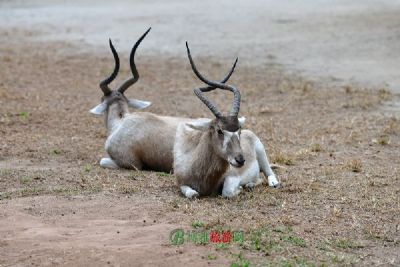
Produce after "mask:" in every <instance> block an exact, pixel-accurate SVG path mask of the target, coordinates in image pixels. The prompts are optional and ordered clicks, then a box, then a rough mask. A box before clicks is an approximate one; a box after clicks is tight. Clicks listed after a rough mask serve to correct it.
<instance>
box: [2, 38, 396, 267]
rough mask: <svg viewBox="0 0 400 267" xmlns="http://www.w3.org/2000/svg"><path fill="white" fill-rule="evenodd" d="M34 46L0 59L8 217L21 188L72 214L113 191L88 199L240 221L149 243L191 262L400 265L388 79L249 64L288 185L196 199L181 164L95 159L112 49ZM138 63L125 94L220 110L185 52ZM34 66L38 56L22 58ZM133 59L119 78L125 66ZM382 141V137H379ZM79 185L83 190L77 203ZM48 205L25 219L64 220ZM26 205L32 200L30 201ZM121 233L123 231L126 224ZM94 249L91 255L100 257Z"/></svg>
mask: <svg viewBox="0 0 400 267" xmlns="http://www.w3.org/2000/svg"><path fill="white" fill-rule="evenodd" d="M24 45H30V47H28V48H27V47H25V46H24ZM24 45H21V44H20V45H14V46H9V47H8V48H7V54H8V55H9V57H10V58H11V59H12V60H6V61H3V65H2V67H1V68H0V77H5V78H4V79H3V81H2V84H1V88H0V89H1V90H0V102H1V105H0V133H1V134H2V138H1V141H0V157H1V158H0V160H1V161H0V204H1V205H2V207H4V209H2V212H3V213H4V214H9V213H7V212H8V211H11V210H13V211H14V210H15V209H18V208H21V207H23V206H21V205H17V204H15V203H16V202H17V201H22V200H21V198H29V201H30V202H31V201H35V203H36V202H37V203H40V201H41V199H44V198H43V196H58V197H59V198H58V199H59V201H61V202H62V203H63V204H62V205H61V204H60V205H61V207H58V206H57V207H54V209H61V210H62V212H63V214H64V213H66V212H67V211H68V210H70V209H73V208H75V209H76V208H77V207H80V206H79V205H83V203H92V202H96V201H100V202H101V201H104V204H102V206H101V209H99V210H95V211H93V210H91V208H90V207H89V208H86V210H85V208H84V207H83V206H82V210H85V212H92V213H90V214H91V216H93V218H96V219H99V220H106V219H115V218H114V217H112V216H115V217H117V218H119V219H121V220H124V221H127V222H131V221H132V219H131V216H141V215H143V218H141V220H140V221H143V220H146V221H147V223H148V222H149V221H151V222H153V221H154V222H155V224H157V223H160V224H165V225H170V226H173V227H182V228H185V229H194V228H195V229H205V230H209V229H232V230H243V231H244V233H245V241H244V242H243V244H228V245H221V244H220V245H214V244H208V245H198V246H194V247H192V246H190V245H186V244H185V245H183V247H182V248H174V247H172V248H171V245H168V240H167V237H166V238H165V239H166V240H163V241H160V242H161V243H162V244H158V243H157V244H155V245H154V247H153V248H152V249H153V250H154V251H156V249H158V250H160V251H164V250H168V249H169V250H168V251H169V252H168V253H172V252H170V251H171V250H173V251H175V252H174V253H176V254H171V255H173V257H176V259H178V260H179V259H182V258H184V257H185V256H186V255H191V256H190V257H192V258H191V261H193V262H199V263H201V264H207V263H208V262H210V264H211V265H213V264H215V265H224V264H225V263H226V262H229V264H232V265H231V266H332V265H338V266H346V265H347V266H351V265H364V266H372V265H379V264H383V265H390V264H391V263H392V262H394V263H399V261H400V259H399V256H398V251H399V248H400V243H399V240H400V239H399V229H398V225H397V224H398V221H399V220H400V218H399V214H400V213H399V208H400V207H399V204H398V203H399V202H400V201H399V195H400V192H399V188H400V180H399V177H400V169H399V168H398V167H397V166H400V161H399V156H398V151H399V145H400V137H399V134H400V132H399V120H398V118H397V116H398V114H387V113H386V112H381V111H380V105H381V103H382V101H385V100H388V99H390V98H391V97H392V94H390V93H389V92H387V91H386V90H380V91H378V90H365V89H360V88H357V87H355V86H347V87H345V89H344V90H334V89H332V88H328V87H326V86H325V85H323V84H319V83H311V82H309V81H307V80H306V79H304V78H301V77H296V76H294V75H291V76H289V75H287V74H285V72H284V71H282V69H280V68H279V67H277V66H267V67H257V68H254V67H246V66H241V65H240V64H239V66H238V68H237V71H236V73H235V75H234V76H233V77H232V81H231V82H232V84H235V85H237V86H238V87H239V88H240V89H241V90H242V98H243V103H242V111H241V112H242V114H243V115H244V116H246V117H247V118H248V120H247V127H248V128H249V129H251V130H253V131H254V132H255V133H257V134H258V136H259V137H260V139H261V140H262V141H263V143H264V144H265V146H266V147H267V148H268V151H269V156H270V158H271V161H272V162H274V163H278V164H281V165H286V167H285V168H280V169H278V170H277V175H278V177H279V178H280V179H281V181H282V183H283V186H284V187H283V188H282V189H280V190H273V189H270V188H268V187H266V186H259V187H257V188H255V190H254V191H252V192H247V191H245V192H243V193H242V194H241V195H239V196H238V197H237V198H235V199H232V200H226V199H223V198H220V197H214V198H203V199H199V200H195V201H189V200H187V199H184V198H183V197H182V196H181V195H180V194H179V191H178V189H177V187H176V185H175V181H174V177H173V176H172V175H169V174H162V173H155V172H142V171H140V172H135V171H112V170H104V169H101V168H100V167H99V166H98V161H99V159H100V157H101V156H102V155H103V154H104V151H103V144H104V141H105V137H106V135H105V129H104V126H103V121H102V120H101V119H98V118H93V117H91V116H89V114H88V110H89V109H90V108H91V107H92V106H94V105H95V104H97V103H98V101H99V99H100V90H99V89H98V88H97V84H98V81H99V79H101V78H103V77H104V75H105V74H106V73H108V71H109V69H110V57H109V55H108V54H107V57H99V56H98V55H91V54H85V55H80V56H74V55H71V54H69V53H66V54H64V53H60V52H59V51H69V50H68V49H69V48H70V47H68V46H65V45H64V44H57V43H51V44H44V45H43V46H44V47H36V46H35V45H34V44H24ZM22 51H23V53H22ZM27 51H35V53H29V52H27ZM124 56H126V55H121V58H125V57H124ZM160 60H161V61H160ZM197 60H198V65H199V68H201V69H202V70H203V72H204V73H205V74H207V75H209V76H210V77H211V78H214V79H217V78H220V77H219V76H221V77H222V75H223V74H224V73H225V71H226V68H228V67H227V66H229V64H230V63H229V62H228V63H226V62H221V63H220V64H216V63H215V62H214V61H213V60H211V59H209V58H201V59H197ZM19 62H24V64H23V65H21V64H20V63H19ZM137 62H138V66H139V65H140V67H139V69H140V70H139V71H140V73H141V80H140V82H139V83H138V84H137V85H135V86H134V89H133V88H132V89H130V90H128V95H129V96H131V97H137V98H140V99H145V100H149V101H152V102H153V106H152V107H151V108H150V110H149V111H152V112H156V113H160V114H169V115H181V116H192V117H195V116H210V114H209V112H208V111H207V110H206V109H205V108H204V106H203V105H201V104H200V102H199V101H198V100H196V98H195V97H194V96H193V94H192V91H191V89H192V88H193V86H197V85H200V83H199V82H198V81H196V80H195V79H194V78H193V75H192V73H191V71H190V70H189V67H188V64H187V62H186V61H184V60H182V59H180V58H161V59H159V58H152V57H147V58H146V57H142V56H141V57H140V59H139V58H138V60H137ZM225 63H226V64H225ZM27 65H29V66H36V67H35V68H26V67H24V66H27ZM88 66H92V67H91V68H88ZM125 67H126V66H123V71H121V73H120V78H121V79H122V78H124V77H126V76H127V75H128V72H127V71H126V69H124V68H125ZM82 70H84V71H82ZM171 77H173V79H172V78H171ZM244 85H246V88H242V87H243V86H244ZM4 88H7V90H5V89H4ZM4 90H5V93H1V92H4ZM211 95H212V98H213V99H214V100H215V102H216V103H217V105H219V106H224V104H226V103H227V99H226V94H224V93H222V92H215V93H213V94H211ZM266 107H267V108H266ZM373 139H376V140H377V142H376V143H375V142H371V140H373ZM72 196H73V197H78V196H79V197H81V198H82V199H83V200H82V201H81V202H76V201H75V202H71V201H72V200H71V199H73V198H71V197H72ZM127 200H128V201H127ZM129 200H130V201H131V202H130V201H129ZM113 201H114V202H118V205H116V206H114V209H116V208H118V209H120V212H118V213H113V208H111V207H110V206H108V203H109V202H113ZM70 202H71V203H70ZM102 203H103V202H102ZM52 205H53V204H52V203H51V202H50V203H42V204H41V205H39V204H38V205H36V206H32V207H30V208H29V216H31V217H34V218H37V219H38V220H41V221H42V222H43V224H44V225H46V224H47V223H49V222H51V223H54V224H55V225H57V222H58V221H59V220H60V219H59V217H56V215H54V214H53V213H52V209H51V208H47V209H46V208H43V207H52ZM132 207H136V209H135V211H134V212H132V213H129V212H127V211H126V210H128V209H130V208H132ZM6 208H8V209H9V210H8V211H7V210H6ZM19 212H20V213H21V214H24V213H26V212H27V211H26V210H24V209H23V208H21V209H20V210H19ZM135 212H136V213H135ZM10 214H11V213H10ZM109 214H114V215H112V216H111V215H109ZM138 214H139V215H138ZM7 216H8V215H7ZM4 217H6V215H4ZM31 217H30V218H31ZM72 222H73V221H71V223H72ZM52 226H53V225H52ZM135 227H139V226H137V225H136V226H135ZM144 229H147V228H144ZM10 231H11V230H10ZM144 231H147V230H144ZM17 234H18V232H15V235H17ZM168 234H169V233H168V232H167V233H164V232H160V233H159V235H160V236H168ZM66 238H67V237H66ZM115 238H121V239H118V240H120V242H123V241H124V240H125V239H122V235H119V236H118V237H115ZM9 242H10V241H9ZM165 243H167V244H165ZM13 244H14V243H11V244H10V245H8V247H9V248H10V251H11V250H12V251H21V249H20V248H19V247H18V246H17V245H15V247H13ZM114 245H115V246H117V247H118V244H117V243H113V246H114ZM143 245H145V244H143ZM0 246H1V240H0ZM5 248H7V247H5ZM67 250H68V249H67ZM4 251H7V250H4ZM43 251H44V252H43ZM43 251H42V250H41V248H40V246H39V247H38V248H36V249H35V248H33V252H32V253H37V255H42V254H43V253H44V254H43V255H45V256H46V257H47V258H48V257H51V256H52V255H56V254H57V253H59V251H58V250H57V248H55V247H51V248H47V249H46V250H43ZM102 251H103V252H104V255H108V254H110V253H111V252H112V253H115V255H118V258H119V259H122V258H123V257H125V256H128V255H134V256H135V257H137V256H140V255H139V254H135V253H139V252H136V251H134V250H129V251H128V252H126V251H122V252H115V251H111V252H110V251H109V250H107V248H103V250H102ZM176 251H178V252H176ZM151 252H152V251H148V253H151ZM180 252H182V253H180ZM195 252H196V253H198V254H201V256H198V254H193V253H195ZM41 253H42V254H41ZM85 253H86V252H85ZM87 253H88V254H87V255H85V259H86V257H90V256H91V255H92V254H93V253H92V252H87ZM91 253H92V254H91ZM112 253H111V254H112ZM118 253H120V254H118ZM190 253H192V254H190ZM0 255H1V252H0ZM93 255H94V254H93ZM101 255H103V254H101ZM1 258H2V261H1V260H0V265H1V264H3V263H9V262H14V263H15V262H18V263H20V264H22V265H28V264H31V261H30V259H27V258H26V257H23V256H22V255H20V256H17V257H16V256H15V254H12V253H11V252H10V254H4V255H3V257H1ZM71 262H73V261H72V259H71ZM92 263H93V262H92Z"/></svg>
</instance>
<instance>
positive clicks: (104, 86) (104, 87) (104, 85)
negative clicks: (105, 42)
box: [100, 39, 119, 95]
mask: <svg viewBox="0 0 400 267" xmlns="http://www.w3.org/2000/svg"><path fill="white" fill-rule="evenodd" d="M109 43H110V48H111V52H112V53H113V56H114V61H115V66H114V71H113V72H112V73H111V75H110V76H109V77H108V78H107V79H105V80H104V81H102V82H101V83H100V88H101V90H102V91H103V93H104V95H109V94H111V89H110V88H109V87H108V85H109V84H110V83H111V82H112V81H113V80H114V79H115V77H117V74H118V71H119V57H118V53H117V51H115V48H114V46H113V44H112V41H111V39H109Z"/></svg>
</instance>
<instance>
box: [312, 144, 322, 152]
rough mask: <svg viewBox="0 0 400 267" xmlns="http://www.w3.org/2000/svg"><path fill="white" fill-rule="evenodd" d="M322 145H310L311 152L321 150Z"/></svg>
mask: <svg viewBox="0 0 400 267" xmlns="http://www.w3.org/2000/svg"><path fill="white" fill-rule="evenodd" d="M321 151H322V146H321V145H320V144H313V145H312V146H311V152H321Z"/></svg>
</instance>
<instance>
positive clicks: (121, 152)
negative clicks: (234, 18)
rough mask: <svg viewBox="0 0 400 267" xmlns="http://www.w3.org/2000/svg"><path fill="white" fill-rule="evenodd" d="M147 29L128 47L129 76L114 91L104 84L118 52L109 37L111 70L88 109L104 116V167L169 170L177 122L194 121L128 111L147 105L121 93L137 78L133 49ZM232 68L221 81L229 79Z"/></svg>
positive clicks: (111, 78) (115, 67)
mask: <svg viewBox="0 0 400 267" xmlns="http://www.w3.org/2000/svg"><path fill="white" fill-rule="evenodd" d="M150 29H151V28H149V29H148V30H147V31H146V32H145V33H144V34H143V35H142V36H141V37H140V38H139V40H138V41H137V42H136V43H135V45H134V46H133V48H132V51H131V54H130V67H131V71H132V75H133V77H131V78H129V79H127V80H126V81H124V82H123V83H122V85H121V86H119V87H118V89H116V90H111V89H110V88H109V86H108V85H109V84H110V83H111V82H112V81H113V80H114V79H115V77H116V76H117V74H118V71H119V58H118V54H117V52H116V50H115V48H114V46H113V44H112V42H111V40H110V48H111V51H112V53H113V56H114V60H115V66H114V71H113V72H112V74H111V75H110V76H109V77H108V78H107V79H105V80H104V81H102V82H101V83H100V88H101V90H102V91H103V93H104V96H103V97H102V99H101V103H100V104H99V105H97V106H96V107H94V108H93V109H91V110H90V112H91V113H92V114H95V115H103V114H104V115H105V125H106V128H107V131H108V137H107V141H106V143H105V149H106V151H107V153H108V155H109V156H110V158H102V159H101V160H100V165H101V166H102V167H104V168H111V169H115V168H127V169H136V170H142V169H149V170H155V171H164V172H171V170H172V166H173V153H172V151H173V146H174V142H175V135H176V129H177V127H178V124H179V123H180V122H190V121H194V120H193V119H188V118H178V117H168V116H158V115H155V114H152V113H149V112H133V113H129V107H133V108H136V109H143V108H146V107H148V106H149V105H150V104H151V103H150V102H147V101H141V100H137V99H127V98H126V97H125V95H124V92H125V91H126V89H128V87H130V86H131V85H133V84H134V83H135V82H137V81H138V79H139V73H138V71H137V69H136V65H135V60H134V57H135V52H136V49H137V48H138V46H139V44H140V43H141V42H142V40H143V39H144V38H145V36H146V35H147V33H148V32H149V31H150ZM235 64H236V63H235ZM234 67H235V65H234ZM234 67H233V68H232V70H231V71H230V73H229V74H228V75H227V76H226V77H225V79H224V80H223V81H222V83H223V82H226V81H227V80H228V79H229V77H230V76H231V75H232V73H233V70H234Z"/></svg>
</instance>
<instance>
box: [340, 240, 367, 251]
mask: <svg viewBox="0 0 400 267" xmlns="http://www.w3.org/2000/svg"><path fill="white" fill-rule="evenodd" d="M333 244H334V245H335V246H336V247H338V248H342V249H358V248H363V247H364V245H362V244H360V243H358V242H356V241H354V240H350V239H347V238H341V239H337V240H335V241H334V242H333Z"/></svg>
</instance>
